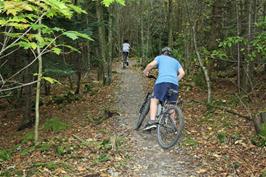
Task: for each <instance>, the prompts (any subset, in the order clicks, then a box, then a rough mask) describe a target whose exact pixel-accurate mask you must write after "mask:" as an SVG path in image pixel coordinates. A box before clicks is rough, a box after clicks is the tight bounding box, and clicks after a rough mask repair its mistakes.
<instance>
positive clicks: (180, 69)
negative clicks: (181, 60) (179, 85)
mask: <svg viewBox="0 0 266 177" xmlns="http://www.w3.org/2000/svg"><path fill="white" fill-rule="evenodd" d="M178 73H179V74H178V80H179V81H180V80H181V79H182V78H183V77H184V75H185V71H184V69H183V68H182V67H180V68H179V69H178Z"/></svg>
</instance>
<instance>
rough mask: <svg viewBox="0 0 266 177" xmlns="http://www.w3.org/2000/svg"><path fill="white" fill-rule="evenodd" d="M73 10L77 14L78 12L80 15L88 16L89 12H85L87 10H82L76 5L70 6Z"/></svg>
mask: <svg viewBox="0 0 266 177" xmlns="http://www.w3.org/2000/svg"><path fill="white" fill-rule="evenodd" d="M68 6H69V7H70V8H71V9H72V10H74V11H75V12H77V13H78V14H80V13H85V14H87V12H86V11H85V10H83V9H81V8H80V7H79V6H75V5H73V4H70V5H68Z"/></svg>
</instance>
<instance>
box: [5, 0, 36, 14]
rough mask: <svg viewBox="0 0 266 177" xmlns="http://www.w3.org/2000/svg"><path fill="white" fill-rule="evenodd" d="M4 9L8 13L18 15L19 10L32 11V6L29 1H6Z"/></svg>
mask: <svg viewBox="0 0 266 177" xmlns="http://www.w3.org/2000/svg"><path fill="white" fill-rule="evenodd" d="M4 10H5V11H6V13H7V14H12V15H13V16H16V15H17V13H18V12H21V11H24V10H25V11H32V10H33V9H32V6H31V5H29V4H28V3H27V2H19V1H4Z"/></svg>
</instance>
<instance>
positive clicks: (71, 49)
mask: <svg viewBox="0 0 266 177" xmlns="http://www.w3.org/2000/svg"><path fill="white" fill-rule="evenodd" d="M57 47H65V48H68V49H70V51H74V52H78V53H80V51H79V50H78V49H76V48H75V47H72V46H71V45H65V44H61V45H57Z"/></svg>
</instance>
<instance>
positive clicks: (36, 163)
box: [32, 162, 60, 170]
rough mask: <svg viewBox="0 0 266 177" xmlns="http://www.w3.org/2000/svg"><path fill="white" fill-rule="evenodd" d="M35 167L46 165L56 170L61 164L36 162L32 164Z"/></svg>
mask: <svg viewBox="0 0 266 177" xmlns="http://www.w3.org/2000/svg"><path fill="white" fill-rule="evenodd" d="M32 166H33V167H46V168H48V169H49V170H55V169H57V168H59V167H60V164H58V163H56V162H35V163H33V164H32Z"/></svg>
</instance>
